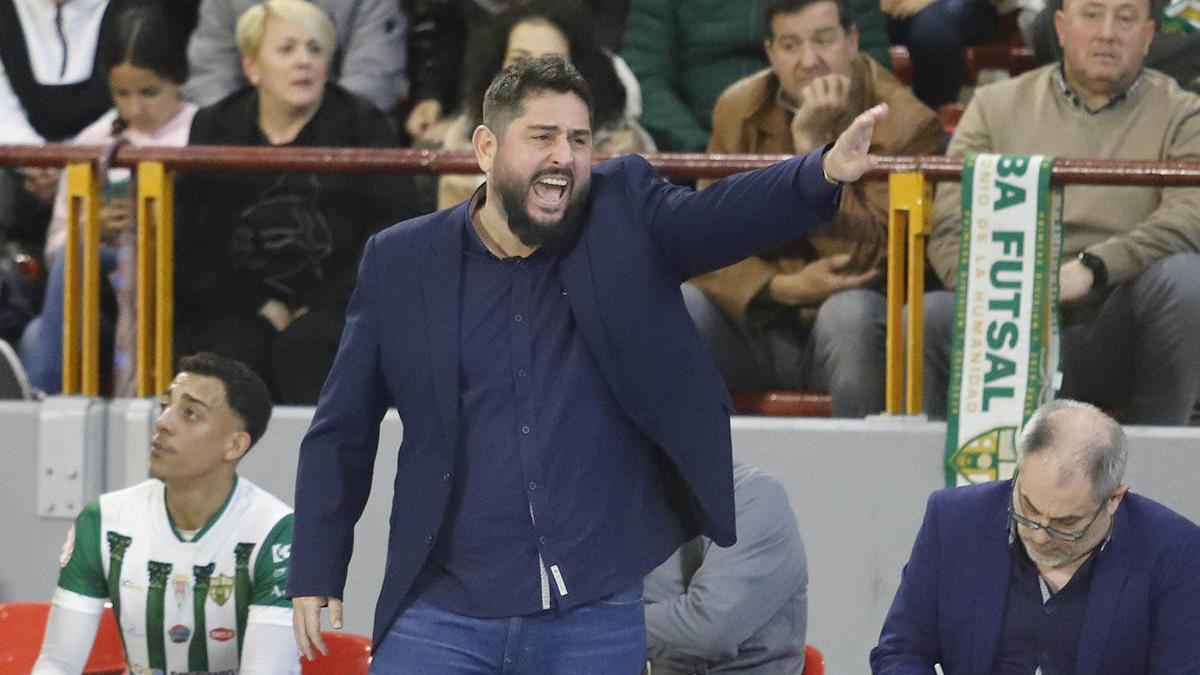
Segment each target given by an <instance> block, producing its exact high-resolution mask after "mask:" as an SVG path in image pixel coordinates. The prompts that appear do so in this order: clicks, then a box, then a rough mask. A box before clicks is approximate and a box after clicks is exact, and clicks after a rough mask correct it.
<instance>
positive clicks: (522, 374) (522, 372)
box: [517, 368, 525, 377]
mask: <svg viewBox="0 0 1200 675" xmlns="http://www.w3.org/2000/svg"><path fill="white" fill-rule="evenodd" d="M517 377H525V369H524V368H519V369H518V370H517Z"/></svg>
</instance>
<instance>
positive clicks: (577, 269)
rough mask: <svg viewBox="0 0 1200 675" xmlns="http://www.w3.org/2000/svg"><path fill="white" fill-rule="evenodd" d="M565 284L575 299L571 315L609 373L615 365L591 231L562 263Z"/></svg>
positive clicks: (570, 296) (597, 359)
mask: <svg viewBox="0 0 1200 675" xmlns="http://www.w3.org/2000/svg"><path fill="white" fill-rule="evenodd" d="M559 271H560V272H561V273H562V281H563V287H564V288H565V289H566V291H567V300H568V301H569V302H570V303H571V316H573V317H574V318H575V324H576V326H577V327H578V328H579V331H580V332H581V333H582V334H583V339H584V341H585V342H587V345H588V347H589V348H591V350H592V355H593V356H595V358H596V361H597V362H598V363H599V365H600V370H601V371H602V372H604V373H606V374H607V373H609V372H610V371H609V366H611V365H612V360H613V351H612V345H611V344H610V343H609V341H608V339H607V334H606V333H605V331H604V324H603V322H602V321H601V319H600V303H599V301H598V300H597V299H596V284H595V281H594V280H593V279H592V264H591V259H590V257H589V246H588V239H587V233H586V232H584V233H583V234H582V235H581V236H580V239H579V241H578V242H577V243H576V244H575V246H574V247H573V248H572V249H571V251H570V252H569V253H567V255H565V256H563V258H562V261H561V262H560V263H559Z"/></svg>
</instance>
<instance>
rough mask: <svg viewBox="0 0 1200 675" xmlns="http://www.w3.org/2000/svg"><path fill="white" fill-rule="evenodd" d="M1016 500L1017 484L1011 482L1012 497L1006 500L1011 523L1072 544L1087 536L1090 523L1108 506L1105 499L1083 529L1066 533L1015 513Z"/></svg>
mask: <svg viewBox="0 0 1200 675" xmlns="http://www.w3.org/2000/svg"><path fill="white" fill-rule="evenodd" d="M1016 499H1017V484H1016V481H1013V491H1012V495H1011V496H1010V498H1009V500H1008V517H1009V519H1011V520H1012V521H1013V522H1015V523H1017V524H1018V525H1020V526H1022V527H1025V528H1027V529H1030V530H1033V531H1034V532H1037V531H1038V530H1042V531H1044V532H1045V533H1046V534H1048V535H1050V536H1051V537H1054V538H1055V539H1061V540H1063V541H1072V542H1074V541H1079V540H1080V539H1083V538H1084V537H1085V536H1086V535H1087V531H1088V529H1089V528H1090V527H1091V526H1092V523H1095V522H1096V519H1097V518H1099V517H1100V512H1101V511H1103V510H1104V506H1105V505H1106V504H1108V499H1105V500H1104V501H1102V502H1100V508H1098V509H1096V512H1095V513H1093V514H1092V517H1091V519H1090V520H1088V522H1087V525H1084V526H1083V529H1080V530H1076V531H1075V532H1066V531H1064V530H1060V529H1058V528H1054V527H1050V526H1049V525H1042V524H1041V523H1038V522H1036V521H1033V520H1030V519H1029V518H1026V517H1025V516H1023V515H1021V514H1019V513H1017V509H1016V506H1015V502H1016ZM1109 499H1111V497H1109Z"/></svg>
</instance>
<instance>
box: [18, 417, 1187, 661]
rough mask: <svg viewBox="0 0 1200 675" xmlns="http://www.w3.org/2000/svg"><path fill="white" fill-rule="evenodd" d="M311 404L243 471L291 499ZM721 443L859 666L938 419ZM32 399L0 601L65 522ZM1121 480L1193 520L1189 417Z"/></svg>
mask: <svg viewBox="0 0 1200 675" xmlns="http://www.w3.org/2000/svg"><path fill="white" fill-rule="evenodd" d="M152 414H153V406H152V405H148V404H147V403H146V402H144V401H116V402H113V404H112V405H110V406H109V411H108V415H107V423H106V425H105V429H104V430H103V432H104V434H105V436H106V439H105V444H104V447H105V452H106V455H107V456H106V457H105V458H104V460H105V461H104V462H103V466H104V467H105V481H104V485H106V489H110V490H111V489H116V488H118V487H121V486H122V485H125V484H127V483H128V480H129V479H131V478H132V477H134V476H136V475H140V474H139V473H138V472H139V471H142V470H144V468H143V467H144V462H145V452H146V449H145V448H146V446H145V439H146V438H147V437H148V436H147V434H148V429H149V416H150V415H152ZM311 414H312V409H311V408H287V407H279V408H276V409H275V413H274V417H273V418H272V421H271V426H270V428H269V429H268V431H267V434H266V436H265V437H264V438H263V440H262V441H260V443H259V444H258V445H257V446H256V447H255V448H254V449H253V450H252V451H251V452H250V454H249V456H247V458H246V459H245V460H244V461H243V464H242V473H243V474H244V475H245V476H246V477H248V478H250V479H251V480H253V481H255V482H256V483H258V484H259V485H261V486H262V487H264V488H266V489H268V490H270V491H271V492H273V493H275V494H277V495H279V496H280V497H281V498H283V499H284V500H286V501H288V502H291V501H292V500H293V497H294V495H293V490H294V484H293V481H294V477H295V471H296V448H297V447H298V445H299V442H300V439H301V438H302V436H303V435H304V432H305V430H306V429H307V427H308V423H309V420H310V418H311ZM733 430H734V447H735V450H734V454H735V455H736V456H737V457H738V458H740V459H741V460H743V461H746V462H748V463H751V464H755V465H757V466H760V467H762V468H765V469H768V470H770V471H771V472H773V473H775V474H776V475H777V476H779V477H780V478H781V479H782V480H783V482H784V483H785V484H786V485H787V486H788V490H789V493H790V495H791V501H792V506H793V508H794V509H795V511H796V517H797V520H798V521H799V525H800V531H801V534H802V535H803V537H804V540H805V545H806V547H807V550H808V559H809V578H810V581H809V631H808V641H809V642H810V643H812V644H815V645H817V646H818V647H820V648H821V649H822V651H824V653H825V656H826V662H827V664H828V672H830V673H835V674H837V675H843V674H847V673H849V674H853V673H865V672H867V671H868V667H867V652H868V651H869V650H870V648H871V647H872V646H873V645H874V643H875V640H876V638H877V636H878V633H879V627H880V624H881V623H882V620H883V616H884V614H885V613H886V612H887V608H888V605H889V604H890V603H891V599H892V595H893V594H894V593H895V590H896V584H897V583H898V579H899V573H900V568H901V566H902V565H903V564H904V561H905V560H906V559H907V557H908V551H909V548H910V547H911V545H912V539H913V536H914V535H915V534H916V529H917V527H918V526H919V524H920V520H921V516H922V514H923V512H924V507H925V499H926V497H927V496H928V495H929V493H930V492H931V491H932V490H935V489H937V488H939V487H941V481H942V473H941V464H940V460H941V452H942V450H941V446H942V442H943V436H944V433H945V430H944V426H943V425H942V424H939V423H927V422H921V421H916V420H909V419H905V418H894V419H889V418H880V419H874V420H869V421H858V420H855V421H837V420H804V419H800V420H795V419H779V418H774V419H772V418H735V420H734V423H733ZM39 433H40V430H39V428H38V405H37V404H34V403H0V486H2V487H3V492H4V494H5V495H6V496H7V509H6V510H5V517H4V518H3V519H2V520H0V541H3V542H5V546H4V553H3V554H2V555H0V602H8V601H16V600H40V599H46V598H48V597H49V596H50V594H51V592H52V591H53V588H54V583H55V579H56V576H57V572H58V565H57V564H56V563H57V560H58V553H59V549H60V546H61V544H62V541H63V537H64V536H65V534H66V532H67V529H68V527H69V526H70V522H69V521H68V520H60V519H50V518H40V517H38V516H37V512H36V503H37V499H36V498H37V481H36V480H35V478H36V472H37V466H38V462H37V446H38V438H39ZM400 437H401V425H400V421H399V419H398V418H396V417H395V416H394V414H393V415H392V416H389V417H388V418H387V419H386V420H385V421H384V424H383V428H382V433H381V438H380V447H381V448H383V449H384V450H383V451H381V452H380V453H379V455H378V458H377V460H376V465H375V481H374V490H373V494H372V496H371V500H370V502H369V503H368V505H367V510H366V512H365V513H364V515H363V518H362V520H361V521H360V522H359V524H358V528H357V531H356V545H355V555H354V559H353V560H352V562H351V569H350V577H349V578H350V581H349V583H348V585H347V588H346V597H345V603H346V610H347V617H346V628H347V630H350V631H352V632H357V633H364V634H369V633H370V627H371V622H372V612H373V610H374V604H375V595H376V593H377V592H378V588H379V582H380V578H381V576H382V570H383V565H384V560H385V559H386V548H385V547H386V538H385V533H386V532H387V522H388V513H389V507H390V504H391V492H392V490H391V484H392V477H393V476H394V472H395V455H394V449H395V448H396V447H397V446H398V445H399V442H400ZM1130 437H1131V439H1132V444H1133V447H1132V451H1131V456H1130V463H1129V470H1128V473H1127V480H1126V482H1127V483H1129V484H1130V485H1131V486H1132V488H1133V489H1134V490H1135V491H1137V492H1141V493H1143V494H1146V495H1149V496H1151V497H1153V498H1155V499H1157V500H1159V501H1161V502H1163V503H1165V504H1167V505H1168V506H1170V507H1172V508H1174V509H1175V510H1177V511H1179V512H1181V513H1183V514H1184V515H1186V516H1188V517H1189V518H1191V519H1192V520H1193V521H1198V522H1200V491H1198V490H1197V489H1196V476H1200V429H1160V428H1131V429H1130Z"/></svg>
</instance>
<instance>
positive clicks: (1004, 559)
mask: <svg viewBox="0 0 1200 675" xmlns="http://www.w3.org/2000/svg"><path fill="white" fill-rule="evenodd" d="M1004 494H1005V495H1008V494H1009V493H1008V491H1005V492H1004ZM1006 514H1007V512H1006V511H1004V509H1003V507H1000V508H998V509H997V511H996V515H995V516H994V517H990V518H988V519H987V521H986V522H985V523H984V527H983V532H982V533H981V534H980V538H979V546H978V548H976V549H975V566H974V568H973V570H974V576H975V593H974V596H975V620H974V631H973V640H972V644H971V661H970V662H971V668H970V671H969V672H972V673H987V672H990V671H991V669H992V661H994V660H995V658H996V645H997V644H998V643H999V641H1000V630H1001V627H1002V625H1003V621H1004V604H1005V602H1006V600H1007V598H1008V573H1009V567H1010V565H1011V564H1012V556H1011V555H1010V553H1009V550H1008V528H1007V527H1006V525H1007V520H1008V518H1007V515H1006Z"/></svg>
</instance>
